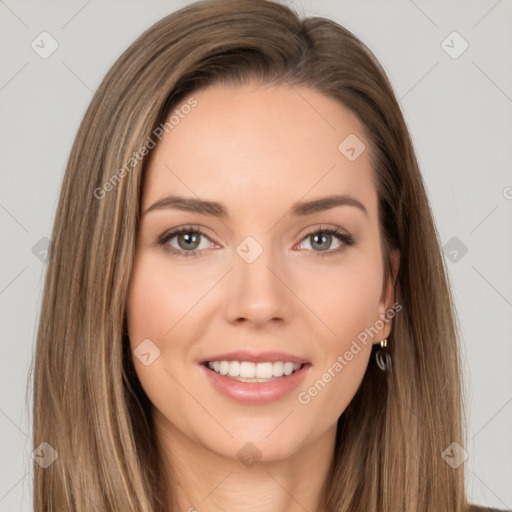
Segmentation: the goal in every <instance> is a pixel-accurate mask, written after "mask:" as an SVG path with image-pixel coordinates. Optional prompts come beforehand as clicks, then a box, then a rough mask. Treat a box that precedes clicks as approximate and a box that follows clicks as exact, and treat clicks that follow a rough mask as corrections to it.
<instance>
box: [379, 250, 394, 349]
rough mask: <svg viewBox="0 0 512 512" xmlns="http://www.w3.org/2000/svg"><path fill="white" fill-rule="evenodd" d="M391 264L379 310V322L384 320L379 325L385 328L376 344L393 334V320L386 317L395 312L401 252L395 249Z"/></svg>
mask: <svg viewBox="0 0 512 512" xmlns="http://www.w3.org/2000/svg"><path fill="white" fill-rule="evenodd" d="M390 263H391V275H390V276H389V277H388V279H387V281H386V282H385V283H384V285H383V288H382V295H381V298H380V301H379V306H378V308H377V315H378V317H377V320H376V322H377V321H378V320H382V322H379V324H381V323H382V324H384V326H383V328H382V329H381V330H380V331H379V334H378V335H377V336H375V338H374V339H375V342H374V343H375V344H377V343H380V342H381V340H383V339H384V338H387V337H388V336H389V333H390V332H391V326H392V320H391V318H390V315H389V314H388V315H386V312H387V311H390V310H393V304H394V302H395V283H396V279H397V276H398V269H399V268H400V250H399V249H393V250H392V251H391V255H390Z"/></svg>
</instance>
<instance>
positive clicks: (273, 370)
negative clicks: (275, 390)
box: [202, 360, 309, 382]
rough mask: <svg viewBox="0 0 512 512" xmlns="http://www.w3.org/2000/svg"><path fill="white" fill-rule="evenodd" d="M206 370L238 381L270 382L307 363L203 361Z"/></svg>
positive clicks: (295, 370)
mask: <svg viewBox="0 0 512 512" xmlns="http://www.w3.org/2000/svg"><path fill="white" fill-rule="evenodd" d="M202 364H203V366H205V367H206V368H207V369H208V370H211V371H213V372H215V373H217V374H218V375H222V376H223V377H227V378H228V379H233V380H236V381H238V382H272V381H274V380H276V379H281V378H283V377H288V376H289V375H293V374H294V373H296V372H298V371H300V370H301V369H302V368H303V367H304V366H306V365H308V364H309V363H303V364H300V363H293V362H291V361H275V362H271V361H266V362H262V363H254V362H251V361H236V360H235V361H227V360H220V361H205V362H204V363H202Z"/></svg>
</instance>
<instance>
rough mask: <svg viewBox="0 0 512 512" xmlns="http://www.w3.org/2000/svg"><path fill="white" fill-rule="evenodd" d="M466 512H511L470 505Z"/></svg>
mask: <svg viewBox="0 0 512 512" xmlns="http://www.w3.org/2000/svg"><path fill="white" fill-rule="evenodd" d="M468 512H512V511H510V510H503V509H499V508H490V507H485V506H480V505H470V507H469V510H468Z"/></svg>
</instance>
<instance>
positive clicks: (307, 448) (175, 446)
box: [157, 422, 336, 512]
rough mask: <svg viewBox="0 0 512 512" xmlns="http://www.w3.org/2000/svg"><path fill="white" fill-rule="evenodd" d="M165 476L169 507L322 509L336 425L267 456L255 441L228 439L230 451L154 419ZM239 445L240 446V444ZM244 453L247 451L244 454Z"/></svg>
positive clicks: (191, 510) (198, 511) (208, 511)
mask: <svg viewBox="0 0 512 512" xmlns="http://www.w3.org/2000/svg"><path fill="white" fill-rule="evenodd" d="M157 431H158V434H157V435H158V437H159V439H160V440H161V443H160V444H161V446H162V450H163V453H162V455H163V456H164V465H165V467H166V479H167V481H168V486H167V489H168V491H167V492H168V503H172V508H169V511H168V512H177V511H187V512H214V511H215V512H224V511H225V512H228V511H229V512H231V511H233V510H236V511H237V512H249V511H250V512H259V511H261V512H263V511H264V512H304V510H307V511H310V512H325V511H326V506H325V496H326V489H325V482H326V479H327V476H328V473H329V470H330V467H331V464H332V461H333V453H334V444H335V435H336V426H333V428H332V429H330V430H328V431H326V432H325V433H324V434H323V435H322V436H321V437H320V438H316V439H315V440H314V441H313V442H310V443H304V445H303V446H301V447H300V448H299V449H298V450H297V452H296V453H294V454H292V455H291V456H289V457H287V458H283V459H279V460H266V459H265V456H264V454H261V459H259V460H258V456H259V452H258V451H257V448H255V447H254V446H253V445H246V446H245V448H243V449H242V451H241V452H240V453H239V451H240V448H242V447H243V446H244V442H237V440H231V444H233V445H234V446H237V449H235V450H234V451H233V452H234V453H233V456H232V457H228V456H225V455H224V454H219V453H217V452H215V451H214V450H211V449H210V448H208V447H206V446H204V445H201V444H200V442H198V441H193V440H191V439H190V438H188V437H187V436H185V435H184V434H183V433H182V432H180V431H178V430H177V429H175V428H173V427H172V426H171V425H169V424H168V423H167V424H166V425H165V428H163V426H162V425H158V422H157ZM238 445H240V448H238ZM243 455H246V457H243Z"/></svg>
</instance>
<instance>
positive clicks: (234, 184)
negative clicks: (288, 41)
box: [143, 84, 376, 214]
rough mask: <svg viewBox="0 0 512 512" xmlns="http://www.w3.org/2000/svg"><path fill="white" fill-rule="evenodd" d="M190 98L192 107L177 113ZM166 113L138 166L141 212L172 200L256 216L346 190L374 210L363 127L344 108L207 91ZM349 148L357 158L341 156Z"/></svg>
mask: <svg viewBox="0 0 512 512" xmlns="http://www.w3.org/2000/svg"><path fill="white" fill-rule="evenodd" d="M191 98H193V99H194V100H195V102H196V103H195V106H194V107H193V108H186V109H185V108H183V106H184V105H186V104H187V103H188V104H193V103H190V99H191ZM170 116H174V117H173V119H172V124H170V125H168V126H169V127H171V126H172V128H170V129H169V132H168V133H164V135H163V137H162V140H161V141H160V142H159V143H158V145H157V146H156V148H154V149H153V150H152V152H151V155H150V160H149V162H148V165H147V168H146V173H147V176H146V185H145V190H144V195H143V209H145V208H147V207H148V206H149V205H150V204H151V203H153V202H154V201H156V200H158V199H160V198H162V197H164V196H165V195H168V194H171V193H172V194H182V195H186V196H188V197H191V196H198V197H201V198H203V197H204V198H214V199H216V200H219V201H222V202H224V203H226V204H228V205H232V207H233V209H237V208H238V209H240V211H241V210H243V209H244V208H245V209H247V210H250V209H252V210H253V211H256V212H257V211H258V210H259V211H261V208H262V206H265V207H266V209H270V210H273V209H274V208H279V206H280V210H282V208H283V203H285V204H286V205H288V204H291V203H294V202H296V201H297V200H299V199H301V198H303V199H314V198H316V197H320V196H324V195H327V194H333V193H347V194H351V195H353V196H356V197H358V199H359V200H361V201H363V202H364V203H365V205H366V207H367V209H368V210H369V214H373V213H375V212H372V209H373V210H375V209H376V192H375V187H374V183H373V176H372V170H371V162H370V155H369V147H368V142H367V140H366V137H365V135H364V132H363V127H362V125H361V123H360V121H359V120H358V118H357V117H356V116H355V115H354V114H353V113H352V112H351V111H350V110H349V109H348V108H347V107H345V106H344V105H343V104H341V103H340V102H338V101H336V100H333V99H331V98H328V97H326V96H324V95H322V94H321V93H319V92H317V91H315V90H312V89H309V88H304V87H289V86H277V87H276V86H273V87H268V86H261V85H256V84H250V85H244V86H237V87H227V86H223V85H215V86H211V87H208V88H205V89H202V90H199V91H197V92H195V93H193V94H191V96H189V97H187V98H185V99H184V100H183V101H182V102H181V103H180V104H179V105H177V106H176V107H175V108H174V109H173V112H171V114H170ZM170 116H169V119H170ZM344 141H348V142H346V143H345V142H344ZM340 144H341V146H340ZM347 144H348V146H350V147H349V148H348V149H351V147H354V148H355V150H356V151H357V153H359V152H360V151H362V152H361V153H360V154H359V156H357V153H356V156H357V158H355V159H353V158H347V153H346V149H347ZM363 144H364V145H366V149H365V150H362V148H363V147H364V146H363ZM353 153H354V152H352V153H348V156H351V155H353Z"/></svg>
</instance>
